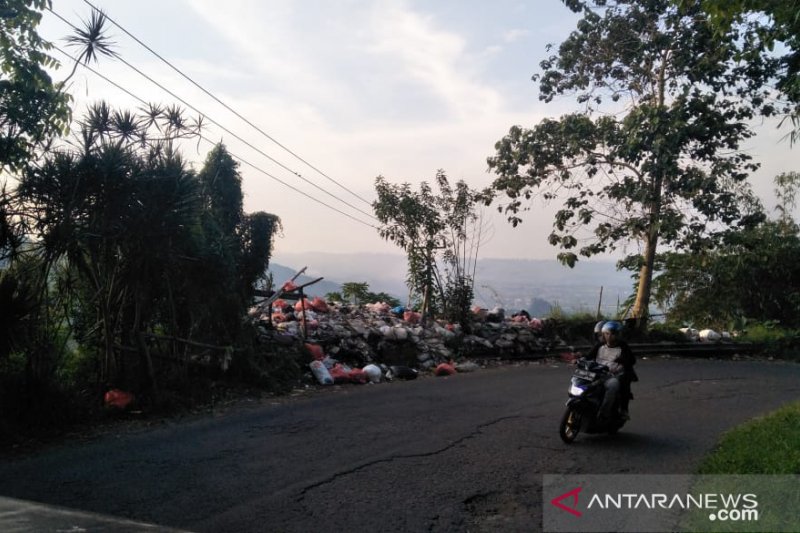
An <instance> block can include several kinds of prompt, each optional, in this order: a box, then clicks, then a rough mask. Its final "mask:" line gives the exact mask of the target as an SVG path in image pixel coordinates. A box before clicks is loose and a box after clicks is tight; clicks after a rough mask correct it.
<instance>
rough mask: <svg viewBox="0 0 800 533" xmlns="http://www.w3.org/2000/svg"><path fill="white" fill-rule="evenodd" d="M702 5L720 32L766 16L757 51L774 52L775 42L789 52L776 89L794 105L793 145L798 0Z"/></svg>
mask: <svg viewBox="0 0 800 533" xmlns="http://www.w3.org/2000/svg"><path fill="white" fill-rule="evenodd" d="M677 3H678V5H683V4H684V3H685V0H677ZM701 5H702V8H703V11H705V12H706V13H707V14H708V15H709V16H710V19H711V23H712V25H713V26H714V27H715V28H716V29H717V31H719V32H723V33H724V32H729V31H731V29H732V28H733V27H734V26H736V25H738V24H741V23H742V21H744V20H746V19H747V17H751V16H758V15H766V16H767V17H769V19H770V20H769V21H768V22H767V23H766V25H765V27H764V28H763V34H762V35H763V36H762V41H761V46H762V48H761V50H758V51H757V52H765V51H770V52H774V51H775V45H776V44H777V43H781V44H783V45H784V46H785V47H786V48H787V49H788V50H787V52H786V53H785V54H783V55H782V56H781V58H780V60H781V70H780V74H779V77H778V83H777V85H776V88H777V89H778V90H779V91H780V92H781V93H782V94H783V95H784V96H785V97H786V98H788V100H789V101H790V102H793V103H794V106H793V107H794V108H793V110H792V111H791V112H790V113H789V114H787V117H788V118H790V119H791V121H792V123H793V124H794V130H793V131H792V132H791V134H790V139H791V141H792V142H796V141H797V140H798V138H800V16H798V13H800V0H702V2H701ZM752 52H753V51H751V53H752Z"/></svg>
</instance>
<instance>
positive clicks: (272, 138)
mask: <svg viewBox="0 0 800 533" xmlns="http://www.w3.org/2000/svg"><path fill="white" fill-rule="evenodd" d="M83 1H84V2H85V3H86V4H88V5H89V7H91V8H92V9H93V10H95V11H97V12H98V13H102V14H103V16H105V18H107V19H108V20H109V21H110V22H111V23H112V24H113V25H114V26H116V27H117V28H119V29H120V30H122V31H123V32H125V34H126V35H128V37H130V38H131V39H133V40H134V41H136V42H137V43H139V44H140V45H141V46H142V47H144V48H145V49H146V50H147V51H148V52H150V53H151V54H153V55H154V56H156V57H157V58H158V59H160V60H161V61H163V62H164V63H165V64H166V65H167V66H169V67H170V68H171V69H172V70H174V71H175V72H177V73H178V74H180V75H181V76H183V77H184V78H185V79H186V80H188V81H189V82H190V83H192V84H193V85H194V86H195V87H197V88H198V89H200V90H201V91H203V92H204V93H206V94H207V95H208V96H210V97H211V98H213V99H214V100H215V101H216V102H217V103H219V104H220V105H221V106H223V107H224V108H225V109H227V110H228V111H230V112H231V113H233V114H234V115H236V116H237V117H239V118H240V119H242V120H243V121H244V122H246V123H247V124H248V125H249V126H250V127H252V128H253V129H255V130H256V131H258V132H259V133H261V134H262V135H263V136H264V137H266V138H267V139H269V140H270V141H272V142H273V143H275V144H277V145H278V146H280V147H281V148H283V149H284V150H285V151H287V152H288V153H290V154H291V155H293V156H294V157H295V158H297V159H298V160H300V161H301V162H303V163H304V164H305V165H307V166H308V167H309V168H311V169H313V170H314V171H316V172H317V173H318V174H320V175H321V176H323V177H325V178H327V179H328V180H329V181H331V182H333V183H335V184H336V185H338V186H339V187H341V188H342V189H344V190H346V191H347V192H349V193H350V194H352V195H353V196H355V197H356V198H358V199H359V200H361V201H362V202H364V203H366V204H367V205H370V206H371V205H372V203H371V202H370V201H368V200H365V199H364V198H363V197H361V196H360V195H358V194H357V193H355V192H353V191H351V190H350V189H348V188H347V187H345V186H344V185H342V184H341V183H339V182H338V181H336V180H335V179H333V178H332V177H330V176H329V175H327V174H326V173H324V172H323V171H321V170H320V169H318V168H317V167H315V166H314V165H312V164H311V163H309V162H308V161H306V160H305V159H304V158H302V157H300V156H299V155H298V154H297V153H295V152H294V151H292V150H291V149H289V148H288V147H286V146H285V145H283V144H281V143H280V142H278V140H277V139H275V138H274V137H272V136H271V135H269V134H268V133H267V132H265V131H264V130H262V129H261V128H259V127H258V126H257V125H255V124H253V123H252V122H250V120H248V119H247V118H246V117H244V116H242V115H241V114H240V113H239V112H237V111H236V110H235V109H233V108H232V107H230V106H229V105H228V104H226V103H225V102H223V101H222V100H220V99H219V98H217V97H216V96H214V94H212V93H211V92H210V91H208V90H207V89H206V88H205V87H203V86H202V85H200V84H199V83H197V82H196V81H194V80H193V79H192V78H191V77H190V76H188V75H187V74H184V73H183V72H182V71H181V70H180V69H179V68H178V67H176V66H175V65H173V64H172V63H170V62H169V61H168V60H167V59H165V58H163V57H162V56H161V55H160V54H158V53H157V52H156V51H155V50H153V49H152V48H150V47H149V46H147V45H146V44H145V43H144V42H142V41H141V40H140V39H139V38H137V37H136V36H135V35H133V34H132V33H131V32H129V31H128V30H126V29H125V28H124V27H122V25H120V24H119V23H118V22H116V21H115V20H114V19H112V18H111V17H109V16H108V15H107V14H106V13H104V12H103V11H102V10H100V9H99V8H98V7H97V6H95V5H94V4H92V3H91V2H89V0H83Z"/></svg>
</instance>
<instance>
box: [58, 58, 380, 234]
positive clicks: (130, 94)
mask: <svg viewBox="0 0 800 533" xmlns="http://www.w3.org/2000/svg"><path fill="white" fill-rule="evenodd" d="M53 48H54V49H55V50H57V51H58V52H60V53H61V54H62V55H64V56H65V57H67V58H69V59H71V60H72V61H75V62H76V63H78V64H80V65H81V66H82V67H83V68H85V69H86V70H88V71H89V72H91V73H92V74H94V75H95V76H98V77H99V78H101V79H103V80H105V81H106V82H107V83H110V84H111V85H113V86H114V87H116V88H117V89H119V90H120V91H122V92H124V93H125V94H127V95H128V96H130V97H131V98H133V99H135V100H136V101H138V102H140V103H141V104H143V105H145V106H147V105H149V103H148V102H147V101H146V100H144V99H143V98H141V97H139V96H138V95H136V94H134V93H133V92H131V91H130V90H128V89H126V88H125V87H123V86H122V85H120V84H118V83H117V82H115V81H113V80H112V79H110V78H108V77H107V76H105V75H103V74H101V73H100V72H98V71H97V70H95V69H93V68H92V67H90V66H89V65H87V64H85V63H80V62H79V61H78V59H77V58H76V57H74V56H73V55H72V54H69V53H67V52H65V51H64V50H62V49H61V48H59V47H58V46H56V45H55V44H54V45H53ZM198 136H199V137H200V138H201V139H202V140H204V141H206V142H207V143H210V144H211V145H216V144H217V143H216V142H214V141H212V140H211V139H208V138H207V137H205V136H203V135H202V134H199V133H198ZM228 153H229V154H230V156H231V157H233V158H234V159H236V160H238V161H240V162H241V163H243V164H245V165H247V166H249V167H251V168H253V169H255V170H256V171H258V172H260V173H262V174H264V175H265V176H267V177H268V178H270V179H272V180H274V181H277V182H278V183H280V184H281V185H283V186H284V187H288V188H289V189H291V190H293V191H295V192H297V193H299V194H302V195H303V196H305V197H306V198H308V199H309V200H312V201H314V202H316V203H318V204H320V205H322V206H324V207H327V208H328V209H331V210H333V211H336V212H337V213H339V214H341V215H344V216H346V217H347V218H349V219H351V220H354V221H356V222H358V223H360V224H363V225H365V226H367V227H370V228H373V229H377V228H376V226H373V225H372V224H370V223H368V222H364V221H363V220H361V219H358V218H356V217H354V216H352V215H351V214H349V213H346V212H344V211H342V210H340V209H337V208H336V207H333V206H332V205H330V204H327V203H325V202H323V201H322V200H320V199H318V198H315V197H313V196H311V195H310V194H308V193H306V192H304V191H301V190H300V189H298V188H297V187H294V186H293V185H291V184H289V183H286V182H285V181H283V180H282V179H280V178H278V177H277V176H274V175H273V174H270V173H269V172H267V171H266V170H264V169H262V168H261V167H259V166H257V165H254V164H253V163H251V162H249V161H248V160H246V159H244V158H242V157H240V156H238V155H236V154H234V153H233V152H230V151H228Z"/></svg>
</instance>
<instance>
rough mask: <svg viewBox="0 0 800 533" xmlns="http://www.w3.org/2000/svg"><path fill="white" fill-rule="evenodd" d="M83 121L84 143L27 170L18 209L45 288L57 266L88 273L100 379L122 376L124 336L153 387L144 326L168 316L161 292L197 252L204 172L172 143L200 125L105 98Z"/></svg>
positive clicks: (83, 277) (79, 287)
mask: <svg viewBox="0 0 800 533" xmlns="http://www.w3.org/2000/svg"><path fill="white" fill-rule="evenodd" d="M148 118H149V119H152V122H149V121H148V120H147V119H148ZM79 126H80V136H79V139H80V140H81V143H80V144H78V147H79V148H76V149H72V150H67V149H64V150H60V151H56V152H54V153H52V154H51V155H48V156H47V157H45V158H44V160H43V161H42V162H41V164H40V165H38V166H36V167H30V168H28V169H27V170H26V171H25V172H24V173H23V175H22V176H21V179H20V183H19V186H18V188H17V191H16V194H17V198H18V202H19V206H20V207H19V209H18V211H19V212H20V213H22V214H23V218H22V222H23V223H24V225H25V227H26V233H27V234H28V235H29V239H30V240H31V241H32V243H33V244H32V245H31V248H30V253H33V254H36V255H38V256H39V257H40V258H41V259H42V265H43V270H42V272H41V274H40V278H39V279H40V280H41V283H42V286H47V285H48V284H49V280H50V279H51V276H50V273H51V272H52V271H53V269H54V267H56V266H57V265H66V268H68V269H71V270H72V271H73V272H74V273H75V274H76V275H77V278H78V279H79V282H78V283H77V284H76V286H75V289H74V290H76V292H77V293H78V294H79V297H80V299H81V300H82V304H81V306H80V307H81V308H82V309H83V310H84V312H85V313H93V314H94V319H93V320H92V321H89V320H87V321H86V322H87V324H88V323H90V322H93V324H92V325H91V326H89V327H88V328H87V332H91V337H92V338H93V339H94V341H95V343H96V344H95V345H96V346H97V348H98V352H99V353H100V354H101V356H100V379H101V381H103V382H114V381H115V380H116V379H117V378H118V377H119V370H120V366H119V357H118V351H117V348H116V345H118V344H123V345H128V346H131V345H133V346H137V347H138V349H139V351H140V357H141V360H142V364H143V367H144V368H147V369H148V370H147V374H148V377H149V379H150V381H151V385H153V384H154V382H153V380H154V375H153V372H152V361H151V359H150V356H149V353H148V351H147V346H146V343H145V342H144V338H143V333H144V332H146V331H148V330H151V328H152V325H153V322H154V321H155V320H157V318H158V317H159V316H161V315H162V313H160V312H159V311H158V304H157V302H159V301H160V295H162V294H171V293H172V287H173V285H174V284H180V283H183V281H184V280H183V277H182V274H181V272H180V269H181V266H182V263H183V261H182V259H181V258H182V257H186V256H191V255H193V253H192V252H193V248H194V246H195V245H194V244H193V239H194V237H195V235H196V233H193V230H194V229H196V228H197V227H198V226H199V213H200V207H201V205H200V202H199V199H200V196H199V194H198V187H197V182H196V179H195V177H194V175H193V174H192V173H191V171H189V170H188V169H187V168H186V165H185V163H184V162H183V160H182V159H181V158H180V156H179V155H178V154H177V153H176V152H175V151H174V150H173V149H172V142H173V141H174V140H175V139H177V138H180V137H184V136H187V135H193V134H195V133H196V130H195V129H192V128H190V127H189V126H188V122H187V121H186V120H185V119H183V117H182V115H180V113H179V112H178V111H177V110H175V109H172V110H160V111H159V112H158V113H155V112H154V110H152V109H151V110H150V113H148V114H147V115H146V116H145V117H137V116H135V115H133V114H130V113H126V112H114V111H112V110H111V108H109V107H108V105H106V104H105V103H102V102H101V103H98V104H95V105H93V106H91V107H90V108H89V111H88V112H87V114H86V117H85V118H84V120H83V121H81V123H80V125H79ZM154 132H155V133H154ZM68 289H69V287H68ZM170 312H171V313H173V314H174V313H175V312H176V309H175V308H172V309H171V310H170ZM174 322H175V321H174V319H173V320H171V321H170V323H174Z"/></svg>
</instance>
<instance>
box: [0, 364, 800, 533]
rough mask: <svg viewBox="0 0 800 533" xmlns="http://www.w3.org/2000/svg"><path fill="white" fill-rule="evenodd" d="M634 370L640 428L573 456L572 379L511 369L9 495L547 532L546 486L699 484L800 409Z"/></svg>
mask: <svg viewBox="0 0 800 533" xmlns="http://www.w3.org/2000/svg"><path fill="white" fill-rule="evenodd" d="M637 371H638V373H639V375H640V378H641V381H640V382H638V383H635V384H634V394H635V395H636V399H635V400H634V401H633V402H632V403H631V415H632V420H631V422H630V423H629V424H628V425H627V426H626V427H624V428H623V429H622V430H621V432H620V433H619V434H618V435H616V436H613V437H611V436H604V435H579V436H578V439H577V441H576V442H575V443H573V444H572V445H569V446H568V445H565V444H562V442H561V440H560V439H559V437H558V433H557V427H558V422H559V418H560V416H561V414H562V410H563V408H564V406H563V405H564V401H565V399H566V389H567V385H568V381H569V377H570V375H571V370H570V368H569V367H568V365H566V364H563V363H542V364H530V365H514V366H505V367H500V368H496V369H490V370H482V371H479V372H476V373H473V374H462V375H456V376H452V377H448V378H425V379H419V380H416V381H410V382H395V383H389V384H381V385H375V386H368V385H364V386H341V387H334V388H331V389H329V390H326V391H324V392H322V393H319V394H312V395H309V396H307V397H301V398H296V399H292V400H290V401H286V400H282V401H275V402H265V403H262V404H259V405H254V406H250V407H240V408H236V409H233V410H227V411H225V412H222V413H217V414H215V415H208V416H203V417H195V418H192V419H189V420H185V419H184V420H174V421H166V422H164V423H163V424H160V425H159V426H158V427H154V428H147V429H140V430H133V431H132V430H124V431H123V430H120V431H119V432H110V433H106V434H104V435H102V436H100V437H97V438H95V439H93V440H91V441H89V442H67V443H64V444H62V445H59V446H56V447H52V448H49V449H47V450H43V451H40V452H39V453H36V454H34V455H31V456H27V457H23V458H16V459H4V460H3V461H2V463H0V496H5V497H11V498H17V499H21V500H27V501H33V502H40V503H45V504H49V505H57V506H61V507H65V508H69V509H73V510H79V511H86V512H91V513H100V514H102V515H104V516H106V515H110V516H113V517H119V518H123V519H127V520H132V521H137V522H146V523H149V524H156V525H158V526H163V527H165V528H166V527H170V528H177V529H183V530H191V531H198V532H206V531H208V532H217V531H220V532H221V531H225V532H230V531H235V532H250V531H259V532H260V531H280V532H295V531H297V532H300V531H302V532H309V531H315V532H316V531H348V532H354V531H381V532H384V531H386V532H389V531H414V532H416V531H474V532H483V531H486V532H488V531H538V530H540V529H541V514H542V502H541V483H542V475H543V474H557V473H583V474H602V473H636V474H645V473H650V474H655V473H664V474H684V473H690V472H692V470H693V469H694V468H695V467H696V465H697V464H698V462H699V461H700V460H701V459H702V457H703V456H704V454H706V453H707V452H708V451H710V450H711V449H712V448H713V446H714V444H715V442H716V441H717V439H718V438H719V437H720V435H721V434H722V433H723V432H724V431H726V430H727V429H729V428H731V427H733V426H735V425H737V424H739V423H741V422H744V421H746V420H748V419H750V418H752V417H754V416H757V415H759V414H763V413H766V412H769V411H771V410H773V409H775V408H777V407H779V406H780V405H782V404H784V403H786V402H790V401H794V400H797V399H798V398H800V365H796V364H790V363H780V362H759V361H720V360H716V361H713V360H681V359H665V358H648V359H646V360H641V361H640V362H639V364H638V365H637ZM1 518H2V517H0V523H1V522H2V519H1ZM94 531H97V529H95V530H94Z"/></svg>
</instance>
